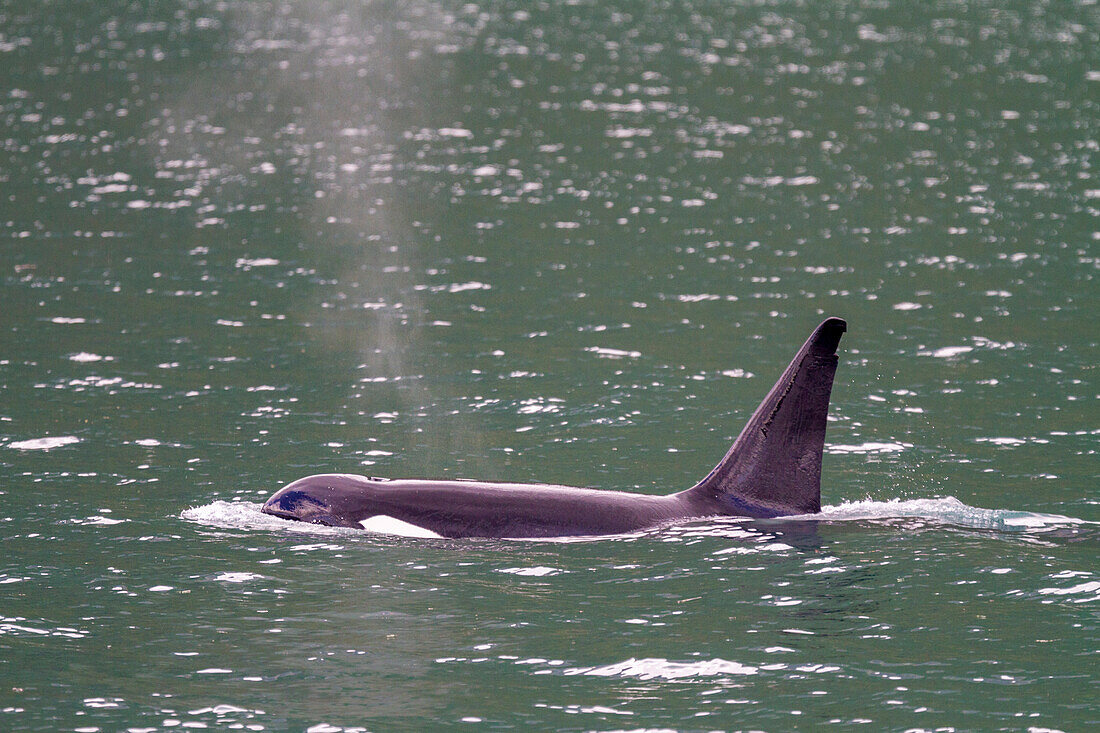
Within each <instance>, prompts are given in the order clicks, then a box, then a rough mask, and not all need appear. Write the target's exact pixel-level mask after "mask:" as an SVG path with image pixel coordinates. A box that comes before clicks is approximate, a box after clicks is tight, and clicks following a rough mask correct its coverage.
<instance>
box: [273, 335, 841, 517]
mask: <svg viewBox="0 0 1100 733" xmlns="http://www.w3.org/2000/svg"><path fill="white" fill-rule="evenodd" d="M846 328H847V326H846V324H845V322H844V321H843V320H841V319H840V318H829V319H826V320H825V321H824V322H823V323H822V324H821V325H820V326H818V327H817V328H816V329H815V330H814V332H813V333H812V334H811V335H810V337H809V338H808V339H807V340H806V343H805V344H803V345H802V348H801V349H799V350H798V353H797V354H795V357H794V359H793V360H792V361H791V363H790V365H789V366H788V367H787V369H786V370H785V371H784V372H783V375H782V376H781V377H780V378H779V381H777V382H776V383H775V386H774V387H772V389H771V391H770V392H768V395H767V396H766V397H765V398H764V401H763V402H761V403H760V406H759V407H757V408H756V411H755V412H754V413H753V415H752V417H751V418H749V421H748V424H746V425H745V428H744V429H743V430H742V431H741V434H740V435H739V436H738V437H737V440H735V441H734V443H733V445H732V446H731V447H730V449H729V452H728V453H726V456H725V458H723V459H722V461H721V462H720V463H719V464H718V465H717V466H716V467H715V468H714V470H713V471H711V472H710V473H709V474H707V476H706V478H704V479H703V480H702V481H700V482H699V483H697V484H696V485H695V486H693V487H691V488H690V489H687V490H685V491H681V492H679V493H676V494H670V495H668V496H649V495H645V494H635V493H629V492H624V491H606V490H597V489H582V488H576V487H572V486H555V485H551V484H513V483H496V482H485V481H464V480H458V481H455V480H447V481H444V480H429V479H379V478H369V477H366V476H357V475H352V474H339V473H336V474H333V473H325V474H318V475H316V476H307V477H305V478H302V479H298V480H297V481H295V482H293V483H291V484H289V485H287V486H286V487H284V488H283V489H281V490H279V491H278V492H276V493H275V494H274V495H273V496H272V497H271V498H270V499H268V500H267V502H266V503H265V504H264V506H263V511H264V512H265V513H267V514H271V515H274V516H276V517H283V518H285V519H295V520H299V521H303V522H312V523H314V524H325V525H330V526H335V527H355V528H357V529H358V528H364V527H366V528H370V527H372V526H375V525H376V520H378V519H382V518H392V519H393V520H397V522H398V523H401V524H404V525H412V529H414V530H420V531H421V532H423V534H425V535H426V536H432V535H439V536H441V537H508V538H521V537H565V536H579V535H607V534H621V533H625V532H633V531H637V530H640V529H646V528H649V527H656V526H659V525H664V524H670V523H673V522H677V521H682V520H685V519H691V518H697V517H709V516H741V517H778V516H784V515H793V514H814V513H817V512H820V511H821V455H822V451H823V448H824V445H825V424H826V422H827V418H828V411H829V395H830V393H831V391H832V386H833V375H834V374H835V373H836V366H837V355H836V350H837V345H838V344H839V343H840V337H841V335H842V334H843V333H844V332H845V330H846Z"/></svg>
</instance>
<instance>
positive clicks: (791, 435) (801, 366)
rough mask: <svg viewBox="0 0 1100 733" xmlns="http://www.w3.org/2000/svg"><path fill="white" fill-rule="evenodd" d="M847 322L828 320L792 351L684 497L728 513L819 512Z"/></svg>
mask: <svg viewBox="0 0 1100 733" xmlns="http://www.w3.org/2000/svg"><path fill="white" fill-rule="evenodd" d="M847 328H848V326H847V324H846V323H845V322H844V321H843V320H842V319H840V318H828V319H826V320H825V321H824V322H823V323H822V324H821V325H820V326H818V327H817V328H816V329H815V330H814V332H813V333H812V334H811V335H810V338H808V339H806V343H804V344H803V345H802V348H801V349H799V350H798V353H797V354H795V357H794V359H793V360H792V361H791V363H790V365H789V366H788V367H787V369H786V370H785V371H784V372H783V376H781V377H780V378H779V381H778V382H776V383H775V386H774V387H772V389H771V391H770V392H768V396H767V397H765V398H764V401H763V402H761V403H760V406H759V407H757V408H756V412H754V413H753V415H752V417H751V418H749V422H748V423H747V424H746V425H745V428H744V430H742V431H741V434H740V435H739V436H738V437H737V440H735V441H734V443H733V446H732V447H731V448H730V449H729V452H728V453H726V457H725V458H723V459H722V462H721V463H719V464H718V465H717V466H716V467H715V469H714V470H713V471H711V472H710V474H709V475H707V477H706V478H704V479H703V480H702V481H700V482H699V483H698V484H696V485H695V486H693V487H692V488H690V489H688V490H687V491H686V492H684V493H685V494H687V495H689V496H690V497H691V498H693V499H697V500H699V501H704V502H707V503H717V506H718V509H719V511H720V512H721V513H724V514H733V515H737V516H751V517H776V516H781V515H788V514H813V513H816V512H819V511H821V454H822V451H823V449H824V447H825V423H826V421H827V418H828V413H829V394H830V393H831V392H832V388H833V375H834V374H836V365H837V355H836V349H837V345H838V344H839V343H840V337H841V335H842V334H843V333H844V332H845V331H846V330H847Z"/></svg>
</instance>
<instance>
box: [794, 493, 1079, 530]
mask: <svg viewBox="0 0 1100 733" xmlns="http://www.w3.org/2000/svg"><path fill="white" fill-rule="evenodd" d="M811 517H812V518H818V519H826V520H830V521H858V520H876V519H895V518H905V517H913V518H920V519H926V520H929V521H931V522H936V523H939V524H951V525H955V526H957V527H972V528H974V529H994V530H1001V531H1017V532H1018V531H1040V532H1041V531H1044V530H1051V529H1057V528H1060V527H1067V526H1072V525H1088V524H1094V523H1092V522H1087V521H1085V520H1083V519H1077V518H1075V517H1067V516H1063V515H1061V514H1042V513H1038V512H1022V511H1013V510H1009V509H984V508H982V507H975V506H969V505H967V504H964V503H963V502H961V501H959V500H958V499H956V498H955V497H953V496H947V497H944V498H942V499H911V500H902V499H892V500H890V501H854V502H845V503H843V504H838V505H836V506H824V507H822V508H821V513H820V514H812V515H807V518H811Z"/></svg>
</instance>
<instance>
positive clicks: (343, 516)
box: [260, 473, 361, 528]
mask: <svg viewBox="0 0 1100 733" xmlns="http://www.w3.org/2000/svg"><path fill="white" fill-rule="evenodd" d="M360 481H361V479H360V478H359V477H358V476H350V475H345V474H336V473H324V474H318V475H316V476H306V477H305V478H300V479H298V480H297V481H294V482H293V483H290V484H287V485H286V486H284V487H283V488H281V489H279V490H278V491H276V492H275V494H274V495H272V497H271V498H270V499H268V500H267V501H266V502H264V506H263V508H262V509H261V510H260V511H262V512H263V513H264V514H270V515H272V516H274V517H281V518H283V519H294V520H297V521H299V522H309V523H310V524H324V525H327V526H329V527H355V528H359V524H358V523H357V522H356V521H355V519H354V517H353V516H351V515H352V514H353V512H354V502H353V501H351V500H352V498H353V496H352V494H353V492H354V491H355V489H356V487H357V484H358V483H359V482H360Z"/></svg>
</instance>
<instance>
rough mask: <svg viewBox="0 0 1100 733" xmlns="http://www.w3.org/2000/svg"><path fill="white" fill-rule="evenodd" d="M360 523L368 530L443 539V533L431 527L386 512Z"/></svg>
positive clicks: (403, 535) (401, 535) (402, 535)
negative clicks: (412, 522) (418, 524)
mask: <svg viewBox="0 0 1100 733" xmlns="http://www.w3.org/2000/svg"><path fill="white" fill-rule="evenodd" d="M359 525H360V526H361V527H362V528H363V529H365V530H367V531H368V532H377V533H378V534H392V535H397V536H399V537H428V538H436V539H442V537H443V535H441V534H436V533H435V532H433V531H431V530H430V529H426V528H424V527H418V526H417V525H415V524H410V523H409V522H405V521H402V520H400V519H397V518H396V517H391V516H388V515H386V514H376V515H375V516H373V517H367V518H366V519H364V520H363V521H361V522H359Z"/></svg>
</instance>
